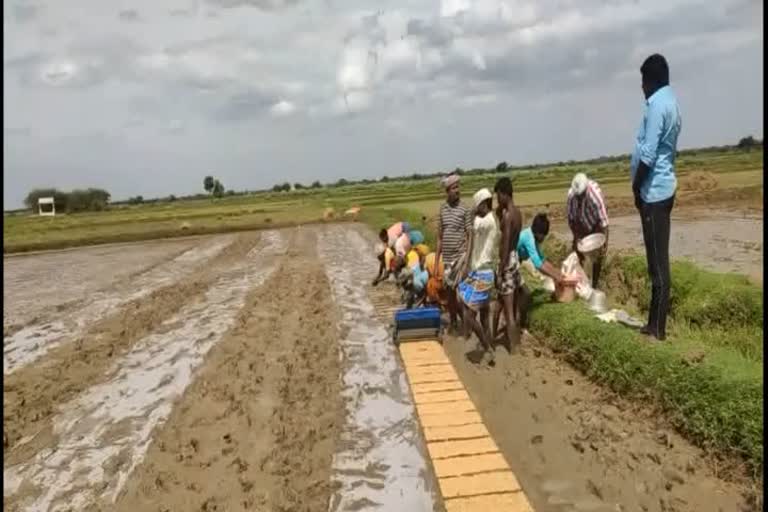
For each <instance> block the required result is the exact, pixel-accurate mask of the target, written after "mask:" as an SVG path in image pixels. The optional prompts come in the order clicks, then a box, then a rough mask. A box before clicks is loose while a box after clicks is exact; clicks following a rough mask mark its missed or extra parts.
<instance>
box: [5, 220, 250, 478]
mask: <svg viewBox="0 0 768 512" xmlns="http://www.w3.org/2000/svg"><path fill="white" fill-rule="evenodd" d="M259 238H260V235H259V234H258V233H249V234H244V235H241V236H239V237H238V238H237V239H236V241H235V242H234V243H232V244H231V245H229V246H228V247H226V249H224V250H223V251H222V252H221V253H219V254H218V255H217V256H216V257H215V258H213V259H212V260H210V261H207V262H205V263H203V264H202V266H200V267H199V268H198V269H197V270H196V271H193V272H192V273H191V275H189V276H187V277H185V278H183V279H181V280H180V281H178V282H175V283H172V284H169V285H167V286H164V287H161V288H160V289H158V290H155V291H154V292H152V293H150V294H149V295H147V296H145V297H142V298H140V299H136V300H133V301H130V302H128V303H127V304H126V305H125V306H123V307H122V308H118V309H117V311H114V312H112V313H111V314H109V315H107V316H106V317H104V318H102V319H101V320H99V321H98V322H96V323H95V324H94V325H92V326H90V328H89V329H88V330H87V331H86V332H85V333H84V334H83V335H82V336H80V337H78V338H77V339H75V340H73V341H71V342H69V343H62V344H61V345H59V346H57V347H55V348H53V349H52V350H51V351H49V352H48V353H47V354H46V355H45V357H43V358H42V359H40V360H39V361H38V362H37V363H36V364H34V365H29V366H24V367H22V368H19V369H18V370H17V371H16V372H14V373H12V374H10V375H6V376H5V378H4V385H3V400H4V404H3V406H4V407H3V427H4V432H3V434H4V439H3V441H4V446H5V451H4V454H3V455H4V463H5V466H6V467H7V466H8V465H14V464H18V463H20V462H23V461H26V460H28V459H29V458H30V457H32V455H33V454H35V453H38V452H39V451H40V450H41V449H42V448H43V447H46V446H55V445H56V443H57V437H58V434H57V433H56V432H55V431H54V428H53V423H52V416H53V415H54V414H55V413H56V410H57V408H58V407H59V406H60V405H61V404H63V403H66V402H69V401H70V400H72V399H73V398H75V397H76V396H78V395H79V394H80V393H82V392H84V391H85V390H87V389H88V388H90V387H91V386H95V385H97V384H99V383H102V382H105V381H107V380H108V379H109V377H110V375H111V374H112V373H113V372H114V371H116V368H115V367H114V362H115V360H118V358H119V357H121V356H122V355H124V354H126V353H127V352H128V351H129V350H130V349H131V348H132V347H133V346H134V345H135V344H136V343H137V342H139V341H140V340H142V339H143V338H144V337H145V336H147V335H149V334H150V333H152V332H154V331H155V330H156V329H158V328H160V327H161V326H165V328H166V329H168V328H169V326H168V325H167V324H166V323H165V322H166V321H167V320H168V319H169V318H172V317H173V315H174V314H176V313H177V312H179V311H180V310H181V309H182V308H183V307H184V306H185V305H188V304H194V303H195V302H196V301H198V300H201V299H203V298H204V297H205V294H206V292H207V291H208V290H209V288H210V287H211V286H212V285H214V284H215V283H216V282H217V279H218V278H219V277H221V276H220V274H221V272H224V271H232V270H233V268H234V269H235V270H236V269H237V266H236V265H237V263H238V262H242V261H243V260H244V259H245V257H246V255H248V254H249V252H250V251H252V250H253V249H254V247H255V246H256V245H257V244H258V242H259ZM241 264H242V263H241ZM110 368H112V370H110Z"/></svg>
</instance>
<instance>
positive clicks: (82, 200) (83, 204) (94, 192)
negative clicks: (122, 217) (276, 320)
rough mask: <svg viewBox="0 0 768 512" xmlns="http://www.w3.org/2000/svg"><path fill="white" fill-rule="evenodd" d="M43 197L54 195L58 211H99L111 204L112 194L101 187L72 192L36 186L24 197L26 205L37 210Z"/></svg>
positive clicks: (54, 202)
mask: <svg viewBox="0 0 768 512" xmlns="http://www.w3.org/2000/svg"><path fill="white" fill-rule="evenodd" d="M41 197H52V198H53V204H54V206H55V207H56V211H57V212H66V213H77V212H99V211H102V210H105V209H106V208H107V206H108V205H109V199H110V197H112V196H111V194H110V193H109V192H107V191H106V190H104V189H101V188H86V189H75V190H72V191H70V192H65V191H63V190H58V189H56V188H36V189H34V190H32V191H31V192H30V193H29V194H27V197H26V198H24V205H25V206H26V207H27V208H29V209H30V210H33V211H36V210H37V207H38V200H39V199H40V198H41Z"/></svg>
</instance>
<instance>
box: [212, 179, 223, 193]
mask: <svg viewBox="0 0 768 512" xmlns="http://www.w3.org/2000/svg"><path fill="white" fill-rule="evenodd" d="M223 195H224V184H223V183H221V182H220V181H219V180H213V197H221V196H223Z"/></svg>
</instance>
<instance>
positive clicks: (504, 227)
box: [496, 211, 512, 276]
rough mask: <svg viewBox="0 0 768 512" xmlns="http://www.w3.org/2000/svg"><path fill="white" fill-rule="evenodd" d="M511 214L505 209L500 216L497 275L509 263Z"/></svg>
mask: <svg viewBox="0 0 768 512" xmlns="http://www.w3.org/2000/svg"><path fill="white" fill-rule="evenodd" d="M510 218H511V215H510V213H509V211H505V212H504V214H503V215H502V216H501V243H500V244H499V270H498V272H497V273H496V275H497V276H501V275H502V274H503V272H504V269H505V268H507V265H509V251H510V235H511V224H512V223H511V220H510Z"/></svg>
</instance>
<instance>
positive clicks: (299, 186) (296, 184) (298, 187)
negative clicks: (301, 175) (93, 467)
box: [293, 183, 304, 190]
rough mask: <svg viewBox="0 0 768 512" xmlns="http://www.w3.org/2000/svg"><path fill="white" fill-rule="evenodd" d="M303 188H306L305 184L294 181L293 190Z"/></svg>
mask: <svg viewBox="0 0 768 512" xmlns="http://www.w3.org/2000/svg"><path fill="white" fill-rule="evenodd" d="M303 188H304V185H302V184H301V183H294V184H293V190H301V189H303Z"/></svg>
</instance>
